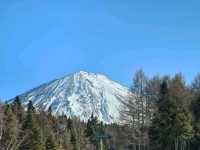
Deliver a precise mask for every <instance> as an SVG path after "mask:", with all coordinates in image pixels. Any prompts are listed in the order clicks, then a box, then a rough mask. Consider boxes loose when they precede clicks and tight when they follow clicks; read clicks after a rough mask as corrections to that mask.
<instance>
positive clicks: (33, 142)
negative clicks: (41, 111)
mask: <svg viewBox="0 0 200 150" xmlns="http://www.w3.org/2000/svg"><path fill="white" fill-rule="evenodd" d="M34 112H35V108H34V106H33V104H32V102H31V101H29V104H28V108H27V115H26V118H25V121H24V124H23V130H24V134H23V136H25V140H24V141H23V143H22V144H21V146H20V148H19V149H20V150H24V149H26V150H43V149H44V147H43V144H42V140H41V132H40V128H39V126H38V123H37V120H36V117H35V113H34Z"/></svg>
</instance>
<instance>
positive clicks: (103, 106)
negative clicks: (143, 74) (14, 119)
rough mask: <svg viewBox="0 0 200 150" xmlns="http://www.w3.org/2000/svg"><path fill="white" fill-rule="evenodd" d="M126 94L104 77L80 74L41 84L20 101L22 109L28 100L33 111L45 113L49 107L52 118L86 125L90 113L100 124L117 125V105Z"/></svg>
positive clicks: (118, 106) (25, 94)
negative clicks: (60, 117) (75, 118)
mask: <svg viewBox="0 0 200 150" xmlns="http://www.w3.org/2000/svg"><path fill="white" fill-rule="evenodd" d="M128 92H129V91H128V89H127V88H126V87H123V86H121V85H120V84H118V83H116V82H114V81H111V80H109V79H108V78H107V77H106V76H104V75H99V74H94V73H88V72H83V71H80V72H77V73H74V74H71V75H69V76H65V77H63V78H61V79H57V80H54V81H51V82H49V83H46V84H42V85H41V86H39V87H36V88H34V89H32V90H30V91H28V92H26V93H24V94H22V95H20V98H21V101H22V104H23V105H24V106H26V105H27V104H28V102H29V100H31V101H32V102H33V104H34V106H35V107H36V109H37V110H44V111H47V110H48V109H49V107H50V106H51V108H52V113H53V115H62V114H65V115H67V116H68V117H73V116H76V117H80V119H81V120H84V121H86V120H88V118H89V117H90V116H91V114H92V113H93V114H94V115H95V116H97V117H98V118H99V120H101V121H103V122H104V123H119V122H120V120H119V119H120V118H119V117H120V107H121V105H122V104H121V101H122V100H125V99H126V98H127V96H128Z"/></svg>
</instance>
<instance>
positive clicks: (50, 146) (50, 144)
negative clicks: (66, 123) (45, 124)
mask: <svg viewBox="0 0 200 150" xmlns="http://www.w3.org/2000/svg"><path fill="white" fill-rule="evenodd" d="M45 149H46V150H58V148H57V145H56V142H55V139H53V136H52V135H51V134H50V135H48V136H47V139H46V142H45Z"/></svg>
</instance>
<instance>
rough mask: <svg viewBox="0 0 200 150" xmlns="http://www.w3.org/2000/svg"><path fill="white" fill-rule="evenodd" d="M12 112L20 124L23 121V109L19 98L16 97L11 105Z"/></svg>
mask: <svg viewBox="0 0 200 150" xmlns="http://www.w3.org/2000/svg"><path fill="white" fill-rule="evenodd" d="M12 111H13V113H14V114H15V115H16V116H17V119H18V120H19V122H21V121H22V119H23V107H22V104H21V101H20V98H19V96H16V98H15V100H14V102H13V103H12Z"/></svg>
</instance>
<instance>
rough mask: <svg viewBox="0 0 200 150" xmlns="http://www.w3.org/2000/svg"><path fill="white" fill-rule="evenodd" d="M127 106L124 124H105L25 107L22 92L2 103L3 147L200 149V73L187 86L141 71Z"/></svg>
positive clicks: (0, 128) (180, 78) (13, 149)
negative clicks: (13, 98) (21, 96)
mask: <svg viewBox="0 0 200 150" xmlns="http://www.w3.org/2000/svg"><path fill="white" fill-rule="evenodd" d="M122 104H123V107H122V108H121V110H120V114H121V116H120V118H121V124H103V123H102V122H100V121H98V118H97V117H95V116H93V114H91V117H90V119H89V120H88V121H87V122H82V121H81V120H79V118H76V117H74V118H68V117H67V116H65V115H62V116H59V117H58V116H57V117H55V116H53V115H52V112H51V108H49V110H48V111H47V112H39V111H37V110H35V108H34V106H33V104H32V102H31V101H29V103H28V104H27V107H26V109H25V108H24V106H22V105H21V101H20V97H18V96H17V97H16V98H15V100H14V101H13V102H12V103H5V104H1V105H0V150H200V74H199V75H197V76H196V77H195V78H194V80H193V81H192V83H191V84H187V83H186V82H185V80H184V77H183V75H182V74H181V73H178V74H176V75H174V76H173V77H171V76H167V75H166V76H159V75H155V76H153V77H147V76H146V75H145V73H144V72H143V71H142V70H138V71H137V72H136V73H135V75H134V77H133V84H132V86H131V88H130V94H129V96H128V97H127V98H126V99H124V100H123V101H122Z"/></svg>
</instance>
